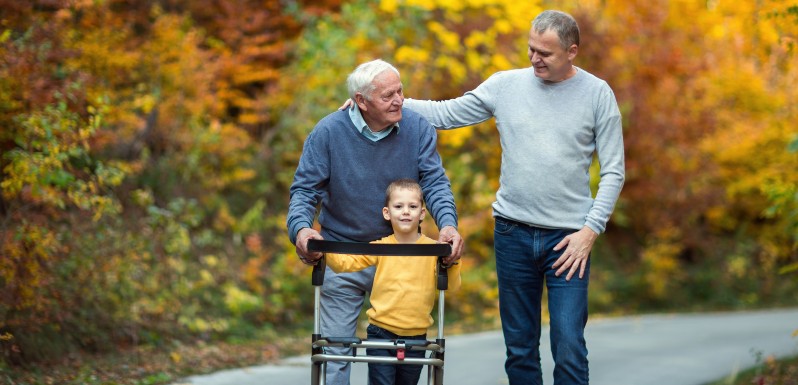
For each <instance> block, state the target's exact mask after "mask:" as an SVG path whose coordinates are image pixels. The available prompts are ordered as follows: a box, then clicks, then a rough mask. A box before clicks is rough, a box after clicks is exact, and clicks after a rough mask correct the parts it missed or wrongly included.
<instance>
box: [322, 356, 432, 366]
mask: <svg viewBox="0 0 798 385" xmlns="http://www.w3.org/2000/svg"><path fill="white" fill-rule="evenodd" d="M310 360H311V361H312V362H313V363H314V364H315V363H317V362H319V363H320V362H329V361H336V362H367V363H372V364H388V365H430V366H435V367H443V360H441V359H437V358H405V359H402V360H400V359H398V358H395V357H377V356H345V355H337V354H314V355H313V356H312V357H310Z"/></svg>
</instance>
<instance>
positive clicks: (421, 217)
mask: <svg viewBox="0 0 798 385" xmlns="http://www.w3.org/2000/svg"><path fill="white" fill-rule="evenodd" d="M425 215H427V209H426V208H424V207H421V215H419V216H418V221H419V223H420V222H421V221H422V220H424V216H425Z"/></svg>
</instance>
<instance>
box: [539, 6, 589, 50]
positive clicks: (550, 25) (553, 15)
mask: <svg viewBox="0 0 798 385" xmlns="http://www.w3.org/2000/svg"><path fill="white" fill-rule="evenodd" d="M532 29H534V30H535V32H537V33H543V32H546V31H548V30H552V31H554V32H556V33H557V37H559V38H560V45H561V46H562V48H563V49H568V47H570V46H571V45H573V44H576V46H577V47H578V46H579V26H578V25H577V24H576V20H574V18H573V17H572V16H571V15H569V14H567V13H565V12H561V11H552V10H549V11H543V12H542V13H541V14H540V15H538V16H537V17H536V18H535V20H532Z"/></svg>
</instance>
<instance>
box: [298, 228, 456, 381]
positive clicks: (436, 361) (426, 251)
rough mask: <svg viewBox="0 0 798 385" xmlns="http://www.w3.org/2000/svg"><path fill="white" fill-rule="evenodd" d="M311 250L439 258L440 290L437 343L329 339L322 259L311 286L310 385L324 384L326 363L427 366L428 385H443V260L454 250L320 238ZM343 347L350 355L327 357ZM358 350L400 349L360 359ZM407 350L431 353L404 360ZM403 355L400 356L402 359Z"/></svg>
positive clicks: (440, 246)
mask: <svg viewBox="0 0 798 385" xmlns="http://www.w3.org/2000/svg"><path fill="white" fill-rule="evenodd" d="M308 250H309V251H314V252H323V253H338V254H361V255H383V256H436V257H438V263H437V274H436V277H437V287H438V337H437V339H435V341H434V342H432V341H425V340H404V339H396V340H362V339H360V338H358V337H354V336H349V337H330V336H322V335H321V332H320V330H321V327H320V325H321V322H320V313H321V312H320V311H319V307H320V302H319V299H320V296H321V286H322V285H323V284H324V270H325V268H326V264H325V261H324V258H321V259H320V260H319V261H318V262H317V263H316V264H315V265H314V266H313V274H312V283H313V286H314V295H315V298H314V312H313V316H314V322H313V334H312V336H311V338H312V345H311V362H312V366H311V379H310V383H311V385H324V384H325V376H326V373H327V362H329V361H337V362H367V363H379V364H389V365H425V366H427V368H428V372H427V383H428V384H431V385H443V362H444V352H445V346H446V340H445V339H444V338H443V320H444V312H443V305H444V292H445V291H446V289H448V274H447V267H446V266H445V265H444V264H443V258H444V257H446V256H449V255H450V254H451V253H452V247H451V245H449V244H446V243H437V244H373V243H357V242H336V241H325V240H319V239H310V240H308ZM333 346H340V347H345V348H352V354H351V355H339V354H327V353H325V352H324V348H325V347H333ZM359 348H374V349H390V350H397V353H400V352H401V353H402V354H401V355H399V354H397V357H378V356H359V355H357V350H358V349H359ZM406 350H429V351H430V356H429V357H428V358H410V357H408V358H404V351H406ZM400 356H401V357H400Z"/></svg>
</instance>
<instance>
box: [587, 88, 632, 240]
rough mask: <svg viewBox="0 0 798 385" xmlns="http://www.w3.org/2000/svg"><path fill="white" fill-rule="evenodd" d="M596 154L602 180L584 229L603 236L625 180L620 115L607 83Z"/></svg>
mask: <svg viewBox="0 0 798 385" xmlns="http://www.w3.org/2000/svg"><path fill="white" fill-rule="evenodd" d="M596 153H597V155H598V161H599V165H600V172H599V176H600V180H599V185H598V191H597V192H596V198H595V199H594V200H593V206H592V207H591V208H590V210H589V211H588V213H587V216H586V218H585V226H588V227H590V229H592V230H593V231H595V232H596V233H597V234H601V233H603V232H604V230H605V229H606V227H607V222H608V221H609V218H610V215H611V214H612V211H613V209H614V207H615V203H616V201H617V200H618V196H620V194H621V188H623V184H624V179H625V171H624V170H625V162H624V147H623V132H622V127H621V113H620V110H619V109H618V104H617V102H616V101H615V94H614V93H613V92H612V89H610V87H609V85H606V83H605V86H604V87H603V89H602V92H601V93H600V94H599V100H598V101H597V103H596Z"/></svg>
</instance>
